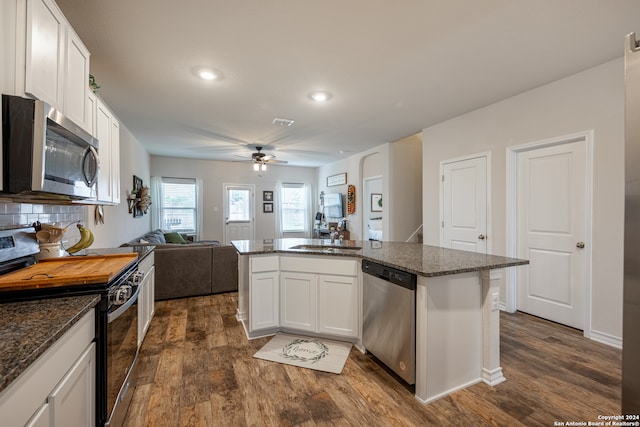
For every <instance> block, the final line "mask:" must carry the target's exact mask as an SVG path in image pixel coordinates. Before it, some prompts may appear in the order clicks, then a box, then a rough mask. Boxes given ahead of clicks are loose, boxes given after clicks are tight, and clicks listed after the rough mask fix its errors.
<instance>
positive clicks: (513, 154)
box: [505, 130, 613, 339]
mask: <svg viewBox="0 0 640 427" xmlns="http://www.w3.org/2000/svg"><path fill="white" fill-rule="evenodd" d="M577 141H585V143H586V159H585V163H586V165H585V166H586V171H585V172H586V176H587V181H586V183H585V187H586V188H585V206H586V212H585V232H586V236H585V246H586V249H585V250H586V251H587V255H586V260H585V264H586V265H585V270H586V272H585V273H586V274H585V276H586V281H587V283H586V289H585V291H586V295H585V318H584V331H583V332H584V336H585V337H587V338H592V339H595V338H594V337H592V334H593V333H594V331H592V329H591V320H592V279H593V277H592V276H593V271H592V259H593V244H592V242H593V240H592V235H593V144H594V131H593V130H588V131H584V132H577V133H573V134H569V135H564V136H559V137H555V138H550V139H545V140H541V141H534V142H530V143H526V144H522V145H517V146H513V147H507V149H506V161H507V165H506V173H507V176H506V178H507V179H506V181H507V186H506V187H507V188H506V209H507V212H506V223H507V224H506V228H507V229H506V242H505V243H506V244H505V248H506V254H507V256H509V257H517V254H518V241H517V236H518V232H517V231H518V224H517V212H518V209H517V175H518V166H517V162H518V155H519V154H520V153H524V152H527V151H532V150H538V149H541V148H547V147H553V146H557V145H563V144H568V143H572V142H577ZM517 289H518V287H517V274H516V269H515V268H510V269H508V272H507V277H506V283H505V292H506V295H505V298H506V307H505V308H506V311H509V312H514V311H516V310H517V308H518V304H517ZM598 336H600V337H602V336H603V335H601V334H599V335H598ZM611 338H613V337H611Z"/></svg>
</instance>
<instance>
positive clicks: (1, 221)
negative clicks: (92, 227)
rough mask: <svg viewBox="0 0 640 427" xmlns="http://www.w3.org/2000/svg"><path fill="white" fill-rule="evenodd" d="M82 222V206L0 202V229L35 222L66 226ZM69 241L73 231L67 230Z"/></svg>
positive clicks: (25, 225) (23, 225) (26, 225)
mask: <svg viewBox="0 0 640 427" xmlns="http://www.w3.org/2000/svg"><path fill="white" fill-rule="evenodd" d="M83 220H84V207H83V206H64V205H49V204H31V203H10V202H0V228H20V227H28V226H30V225H31V224H33V223H34V222H36V221H40V222H41V223H48V224H51V223H54V222H60V223H62V225H67V224H68V223H70V222H74V221H83ZM68 232H72V233H71V234H70V236H69V237H70V238H71V240H74V239H73V230H71V229H69V231H68Z"/></svg>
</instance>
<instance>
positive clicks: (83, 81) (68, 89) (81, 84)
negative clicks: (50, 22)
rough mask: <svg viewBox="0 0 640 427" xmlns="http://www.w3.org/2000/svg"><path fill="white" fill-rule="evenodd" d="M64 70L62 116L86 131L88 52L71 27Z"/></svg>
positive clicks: (88, 124) (87, 121) (89, 129)
mask: <svg viewBox="0 0 640 427" xmlns="http://www.w3.org/2000/svg"><path fill="white" fill-rule="evenodd" d="M65 53H66V68H65V73H64V80H65V81H64V114H65V115H66V116H67V117H68V118H69V119H71V120H72V121H73V122H75V123H78V124H79V125H80V126H82V127H83V128H84V129H86V130H87V131H89V132H90V131H91V128H90V121H91V120H90V118H89V117H87V115H88V111H87V102H88V99H87V95H88V93H89V92H91V91H90V90H89V88H88V82H89V50H87V48H86V47H85V46H84V44H82V41H81V40H80V37H78V35H77V34H76V33H75V31H73V29H72V28H71V27H67V49H66V51H65Z"/></svg>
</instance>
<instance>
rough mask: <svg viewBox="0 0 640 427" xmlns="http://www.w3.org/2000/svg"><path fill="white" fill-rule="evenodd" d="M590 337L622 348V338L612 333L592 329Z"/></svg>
mask: <svg viewBox="0 0 640 427" xmlns="http://www.w3.org/2000/svg"><path fill="white" fill-rule="evenodd" d="M588 338H590V339H592V340H593V341H597V342H599V343H602V344H606V345H609V346H611V347H615V348H620V349H622V338H620V337H616V336H613V335H611V334H606V333H604V332H598V331H594V330H591V333H590V334H589V336H588Z"/></svg>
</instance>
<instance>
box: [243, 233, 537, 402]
mask: <svg viewBox="0 0 640 427" xmlns="http://www.w3.org/2000/svg"><path fill="white" fill-rule="evenodd" d="M232 244H233V245H234V246H235V248H236V250H237V251H238V254H239V259H238V269H239V272H238V273H239V276H238V280H239V284H238V285H239V286H238V312H237V317H238V320H240V321H241V322H242V323H243V325H244V327H245V331H246V333H247V336H248V337H249V338H255V337H259V336H264V335H269V334H273V333H275V332H278V331H286V332H294V333H301V332H304V333H307V334H309V335H314V336H327V337H330V338H332V339H343V340H346V341H351V342H353V343H355V344H356V345H357V346H358V347H359V348H360V349H361V350H363V349H364V348H363V346H362V341H361V339H362V294H363V292H362V272H361V261H362V260H363V259H366V260H369V261H373V262H376V263H379V264H383V265H386V266H388V267H392V268H395V269H398V270H402V271H406V272H409V273H413V274H416V275H417V276H418V280H417V289H416V313H415V314H416V384H415V394H416V398H417V399H418V400H420V401H421V402H423V403H428V402H431V401H434V400H436V399H439V398H441V397H444V396H446V395H447V394H450V393H452V392H454V391H456V390H459V389H462V388H464V387H467V386H469V385H472V384H475V383H477V382H480V381H483V382H485V383H487V384H489V385H492V386H493V385H496V384H499V383H501V382H502V381H504V380H505V377H504V375H503V373H502V368H501V367H500V340H499V339H500V336H499V334H500V313H499V293H500V290H499V289H500V281H501V280H502V271H503V269H504V268H507V267H513V266H518V265H525V264H528V261H526V260H521V259H514V258H506V257H501V256H494V255H484V254H478V253H474V252H466V251H458V250H454V249H446V248H440V247H435V246H427V245H422V244H419V243H396V242H373V241H352V240H349V241H336V242H333V243H332V242H331V241H330V240H319V239H273V240H240V241H233V242H232ZM294 299H295V303H292V301H293V300H294Z"/></svg>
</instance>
